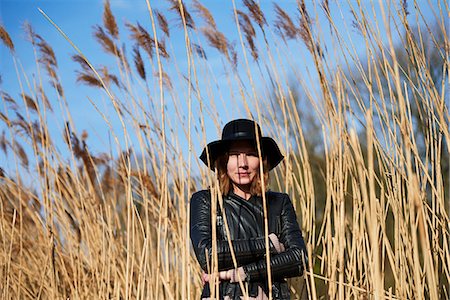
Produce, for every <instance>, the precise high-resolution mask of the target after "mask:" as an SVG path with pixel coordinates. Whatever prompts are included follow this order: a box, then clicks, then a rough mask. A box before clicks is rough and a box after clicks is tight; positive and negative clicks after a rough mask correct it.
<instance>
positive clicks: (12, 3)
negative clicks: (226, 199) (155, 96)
mask: <svg viewBox="0 0 450 300" xmlns="http://www.w3.org/2000/svg"><path fill="white" fill-rule="evenodd" d="M317 2H318V1H316V3H317ZM345 2H346V1H345ZM355 2H356V1H350V3H353V4H354V3H355ZM362 2H363V5H366V6H367V7H368V8H370V7H371V5H372V4H371V1H368V0H366V1H362ZM374 2H375V3H378V1H374ZM394 2H395V3H398V2H399V1H394ZM408 2H409V6H410V9H411V10H412V9H413V8H412V6H413V3H412V1H408ZM432 2H434V3H439V2H440V3H441V4H442V3H443V0H437V1H432ZM150 3H151V5H152V8H153V9H157V10H160V11H161V12H163V13H164V14H166V13H167V14H166V16H167V18H168V21H169V27H170V29H171V39H170V40H171V47H172V51H173V52H172V57H173V58H176V66H177V67H178V68H180V69H181V72H182V73H185V72H186V70H185V69H186V66H187V60H186V59H185V58H186V57H185V51H186V50H185V44H184V35H183V30H182V28H180V26H179V20H178V17H177V16H176V15H175V14H174V13H173V12H167V7H168V3H167V1H161V0H158V1H150ZM185 3H186V4H187V5H188V7H189V6H190V5H192V3H191V2H190V1H185ZM201 3H202V4H203V5H205V6H206V7H207V8H208V9H209V10H210V11H211V13H212V14H213V16H214V17H215V21H216V22H217V26H218V28H219V30H220V31H222V32H223V33H224V34H225V36H227V37H228V38H229V39H230V40H231V42H234V43H235V44H236V47H237V48H239V40H238V37H237V29H236V25H235V24H234V21H233V12H232V1H201ZM260 3H261V8H262V10H263V12H264V13H265V14H266V18H267V20H268V22H269V25H270V26H272V25H273V21H274V18H275V17H274V15H273V2H272V1H260ZM276 3H277V4H279V5H280V6H281V7H282V8H284V9H285V10H286V11H287V12H289V13H291V14H292V15H294V14H295V12H296V11H297V7H296V5H297V4H296V1H295V0H292V1H276ZM306 3H307V6H308V9H309V11H310V12H311V13H312V12H314V9H317V6H315V5H314V2H313V1H306ZM417 3H418V4H419V6H422V7H426V6H427V5H428V4H427V3H428V1H427V0H422V1H417ZM236 4H237V5H238V7H239V8H240V9H243V10H245V9H244V8H242V5H241V1H239V0H236ZM340 5H341V2H340V1H336V2H335V1H330V7H331V8H332V13H333V14H334V16H335V18H334V20H335V22H336V25H337V26H338V27H339V28H341V29H342V31H343V32H346V33H345V34H343V35H344V36H345V37H346V38H347V39H348V40H347V42H350V41H351V42H352V43H354V44H355V47H356V51H357V53H358V54H363V53H364V48H363V44H362V43H361V42H360V41H361V40H362V38H361V36H360V35H358V33H357V32H356V30H355V29H354V28H352V27H351V19H352V16H351V14H350V12H349V9H348V8H345V7H342V8H340V7H339V6H340ZM342 5H345V4H342ZM375 6H377V5H376V4H375ZM38 8H41V9H42V10H43V11H44V12H45V13H46V14H47V15H48V16H49V17H50V18H51V19H52V20H53V21H54V22H55V23H56V24H57V25H58V26H60V27H61V29H62V30H63V31H64V32H65V33H66V34H67V35H68V36H69V38H70V39H71V40H72V41H73V42H74V43H75V44H76V45H77V47H79V48H80V49H81V51H82V52H83V53H84V54H85V55H86V56H87V57H88V59H89V60H91V61H92V62H93V63H94V65H95V66H100V65H106V66H111V65H114V60H113V59H112V58H111V56H109V55H106V54H105V53H104V52H103V51H102V49H101V47H100V46H99V45H98V43H97V42H96V41H95V39H94V38H93V34H92V32H93V30H92V27H93V26H94V25H96V24H99V25H101V24H102V14H103V1H101V0H89V1H88V0H78V1H73V0H0V24H1V25H2V26H3V27H4V28H5V29H6V30H7V31H8V32H9V34H10V36H11V38H12V40H13V42H14V44H15V49H16V55H15V57H16V60H17V63H18V66H19V71H18V72H16V70H15V65H14V60H13V59H12V56H11V55H10V53H9V50H8V49H7V48H6V47H4V46H3V44H0V76H1V78H2V84H1V85H0V89H1V90H2V91H4V92H7V93H9V94H10V95H11V96H12V97H13V98H15V99H16V100H19V95H20V88H19V82H20V81H21V82H22V83H23V84H24V85H25V86H26V80H27V79H28V80H30V82H32V81H33V78H35V76H36V63H35V60H34V54H33V50H32V47H31V45H30V43H29V42H28V41H26V38H25V34H24V31H23V28H22V25H23V23H24V22H25V21H28V22H30V23H31V25H32V26H33V28H34V29H35V31H36V32H37V33H38V34H39V35H41V36H42V37H43V38H44V39H45V40H46V41H47V42H48V43H49V44H50V45H51V46H52V47H53V49H54V51H55V53H56V57H57V60H58V69H59V76H60V77H61V82H62V84H63V86H64V90H65V94H66V97H67V101H68V103H69V108H70V112H71V115H72V117H73V119H74V123H75V124H77V126H78V128H77V130H78V132H81V131H82V130H86V131H88V132H90V134H91V135H90V139H89V140H88V143H89V145H90V147H91V149H92V150H93V151H94V152H96V153H99V152H101V151H102V150H103V149H107V148H108V147H109V145H110V137H109V134H108V127H107V126H106V124H105V121H104V120H102V118H101V117H100V115H99V113H98V112H97V111H96V110H95V109H94V108H93V106H92V104H91V103H90V102H89V100H88V98H89V99H91V100H92V101H94V102H95V103H97V104H98V105H99V108H100V110H105V111H108V116H111V122H112V124H113V126H114V127H116V126H117V128H120V125H119V124H118V120H117V119H116V118H115V117H114V114H113V112H112V110H111V107H110V106H111V105H110V103H109V102H108V101H107V99H106V95H105V93H104V92H103V91H100V90H98V89H94V88H91V87H86V86H84V85H80V84H78V83H76V73H75V71H76V70H79V67H78V65H77V64H75V63H74V62H73V61H72V60H71V56H72V55H73V54H75V50H74V49H73V48H72V47H71V46H70V44H69V43H68V42H67V41H66V40H65V39H64V38H63V37H62V36H61V34H59V33H58V32H57V30H56V29H55V28H54V27H53V26H52V25H51V24H50V23H49V22H48V21H47V20H46V19H45V18H44V16H43V15H42V14H41V13H40V12H39V11H38ZM111 9H112V12H113V14H114V15H115V17H116V20H117V22H118V24H119V26H120V28H119V29H120V34H121V40H122V41H124V42H126V41H127V40H128V37H129V31H128V30H126V29H125V27H124V23H125V22H131V23H133V24H135V23H136V22H140V23H141V24H142V25H143V26H148V28H150V27H149V26H150V25H149V24H150V22H149V13H148V10H147V5H146V2H145V0H129V1H126V0H111ZM369 10H370V9H369ZM422 12H423V13H424V14H425V16H426V17H427V18H434V16H433V14H432V11H431V10H430V9H428V8H426V9H423V11H422ZM191 13H192V12H191ZM375 13H377V14H378V18H380V16H379V9H377V8H376V9H375ZM312 15H313V16H314V17H317V18H316V19H315V22H316V23H319V24H322V23H325V20H324V17H323V14H322V15H321V14H320V13H317V14H315V13H312ZM414 17H415V16H414V15H412V16H410V18H414ZM194 19H195V20H196V21H197V20H199V18H198V16H195V18H194ZM197 22H198V23H199V27H201V26H202V24H201V23H202V22H201V21H197ZM255 26H256V25H255ZM322 29H323V30H324V32H323V35H322V37H323V38H324V39H325V41H324V42H325V44H326V45H328V47H330V48H332V47H333V45H332V44H329V43H328V41H327V40H326V39H327V36H328V34H329V33H327V32H326V30H327V26H326V25H324V26H323V28H322ZM259 38H260V36H259ZM270 41H271V40H270V36H269V42H270ZM205 45H206V43H205ZM131 49H132V46H131V44H130V43H127V51H128V53H130V52H131ZM286 49H287V51H288V54H286V53H282V54H281V56H283V55H285V56H290V57H288V58H287V57H285V58H283V57H281V58H280V60H285V59H286V60H291V61H292V62H294V63H295V64H296V65H295V66H292V67H294V68H298V69H299V70H300V71H299V72H300V73H304V74H305V77H308V76H309V75H306V74H307V72H308V70H309V71H311V68H312V61H311V59H310V57H308V54H307V51H306V49H305V47H304V45H302V43H301V42H298V41H297V42H290V43H289V44H288V47H286ZM328 50H329V52H330V55H332V52H333V49H328ZM305 53H306V54H305ZM207 55H208V61H207V65H208V68H209V69H210V72H211V73H212V74H214V76H215V78H213V79H215V80H216V82H215V83H214V84H213V83H207V82H206V81H204V82H203V85H202V87H205V89H206V88H209V89H212V93H213V94H215V93H216V92H217V91H219V92H217V95H216V94H215V95H216V97H217V98H216V99H217V102H219V103H220V101H221V100H219V99H220V97H222V98H223V99H225V101H226V100H227V99H228V98H229V97H232V94H235V95H234V96H235V97H239V95H238V94H239V92H238V91H234V90H233V91H230V90H229V88H227V85H226V83H225V82H226V80H227V74H226V72H225V71H224V70H223V66H222V62H221V60H222V59H223V58H221V57H220V55H218V54H217V51H216V50H214V49H208V50H207ZM262 55H264V54H262ZM173 62H174V59H172V60H171V61H170V62H167V64H166V65H165V67H166V68H167V69H168V70H172V67H171V64H173ZM285 63H286V62H285ZM22 67H23V70H22V69H21V68H22ZM251 68H252V70H256V69H254V68H256V66H255V65H252V66H251ZM239 73H240V76H242V78H243V80H244V82H245V81H246V79H245V78H246V73H245V71H244V70H239ZM18 74H19V78H20V81H19V79H18ZM25 75H26V76H25ZM312 79H313V78H312ZM44 80H45V76H44ZM205 80H206V79H205ZM174 86H175V88H178V84H177V82H175V83H174ZM180 89H181V88H180ZM216 89H217V91H216ZM32 90H33V89H28V88H26V87H25V91H26V92H27V93H30V94H32ZM45 90H46V92H47V93H48V95H47V96H48V97H49V98H50V99H51V101H52V103H53V104H54V105H55V104H56V103H55V98H56V93H55V92H54V91H53V94H52V90H51V88H48V89H47V88H46V89H45ZM202 92H203V95H204V96H207V95H208V93H207V92H205V91H202ZM186 93H187V91H186V90H182V91H180V93H179V94H180V96H179V97H180V98H182V97H184V96H183V95H185V94H186ZM167 98H168V99H167V101H168V111H169V113H170V114H174V113H175V112H174V109H175V108H174V107H171V105H170V103H169V102H170V101H169V97H168V96H167ZM18 102H20V101H18ZM225 108H226V107H225ZM181 109H182V110H184V111H185V110H186V107H182V108H181ZM4 110H5V105H3V103H2V105H1V106H0V112H4ZM242 114H243V113H242V110H241V109H238V110H236V112H233V110H231V113H230V111H228V112H227V113H226V114H225V115H223V116H222V117H223V119H222V120H220V122H221V123H222V124H224V123H225V122H227V121H228V120H229V119H230V118H234V117H241V116H243V115H242ZM169 117H170V118H171V119H172V120H176V118H175V117H173V115H171V116H169ZM204 117H205V120H207V121H208V119H209V117H208V116H207V115H205V116H204ZM209 122H210V121H209ZM174 123H176V122H174ZM49 124H50V125H49V127H50V128H52V130H54V131H53V134H54V135H55V136H56V135H59V136H61V132H62V129H63V127H62V126H63V125H64V122H63V121H62V119H61V118H59V116H58V114H55V116H53V117H51V118H49ZM183 126H185V123H183V122H181V123H180V124H173V129H174V130H175V135H176V134H177V132H176V131H178V130H179V131H180V132H181V130H182V129H183V128H182V127H183ZM208 127H209V128H210V129H209V130H208V132H207V140H208V141H211V140H212V139H216V138H217V134H218V132H217V128H215V127H214V126H213V124H212V123H211V124H210V126H208ZM4 129H5V126H4V123H0V133H1V132H2V131H3V130H4ZM117 131H118V132H120V129H117ZM180 136H181V134H180ZM180 141H181V143H182V144H183V143H185V142H186V141H185V138H181V139H180ZM57 144H58V145H57V146H58V147H60V148H61V149H62V148H63V147H64V145H63V143H62V141H59V142H57ZM194 147H195V149H194V150H195V152H196V154H199V152H200V151H201V149H202V147H203V146H202V145H198V143H197V144H195V145H194ZM180 148H182V149H186V148H187V147H186V145H185V144H184V145H180ZM183 151H184V150H183ZM184 152H185V151H184ZM185 155H186V154H185ZM10 164H11V163H10V161H9V159H8V157H6V156H5V155H3V154H2V153H0V167H2V168H8V166H9V167H12V168H13V166H11V165H10Z"/></svg>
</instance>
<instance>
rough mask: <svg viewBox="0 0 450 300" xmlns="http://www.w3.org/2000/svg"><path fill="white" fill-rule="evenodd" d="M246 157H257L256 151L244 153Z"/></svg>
mask: <svg viewBox="0 0 450 300" xmlns="http://www.w3.org/2000/svg"><path fill="white" fill-rule="evenodd" d="M246 154H247V156H252V157H258V153H257V152H256V151H250V152H247V153H246Z"/></svg>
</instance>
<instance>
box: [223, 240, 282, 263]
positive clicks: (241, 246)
mask: <svg viewBox="0 0 450 300" xmlns="http://www.w3.org/2000/svg"><path fill="white" fill-rule="evenodd" d="M232 245H233V250H234V254H235V256H236V260H237V264H238V267H239V266H242V265H245V264H248V263H250V262H254V261H255V260H258V259H261V258H263V257H264V256H265V254H266V242H265V238H264V237H259V238H252V239H246V240H234V241H232ZM269 251H270V253H271V254H274V253H276V249H275V247H274V245H273V244H272V242H271V241H270V239H269ZM217 256H218V260H219V270H227V269H230V268H234V264H233V260H232V256H231V250H230V246H229V243H228V241H218V242H217Z"/></svg>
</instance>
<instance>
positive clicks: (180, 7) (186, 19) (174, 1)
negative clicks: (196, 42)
mask: <svg viewBox="0 0 450 300" xmlns="http://www.w3.org/2000/svg"><path fill="white" fill-rule="evenodd" d="M168 2H169V3H170V4H171V6H170V8H169V9H170V10H172V11H175V12H176V13H177V14H178V16H179V17H180V20H181V24H182V25H183V23H186V26H187V27H189V28H191V29H195V23H194V19H193V18H192V16H191V14H190V13H189V12H188V11H187V10H186V5H184V3H183V1H181V0H168Z"/></svg>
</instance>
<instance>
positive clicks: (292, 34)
mask: <svg viewBox="0 0 450 300" xmlns="http://www.w3.org/2000/svg"><path fill="white" fill-rule="evenodd" d="M274 6H275V13H276V16H277V19H276V20H275V27H276V28H277V29H278V30H277V31H278V33H279V34H280V36H281V37H282V38H283V39H285V38H287V39H295V38H296V37H297V34H298V29H297V27H295V24H294V22H293V21H292V19H291V17H290V16H289V15H288V14H287V13H286V11H284V10H283V9H282V8H281V7H280V6H279V5H278V4H276V3H275V4H274Z"/></svg>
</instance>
